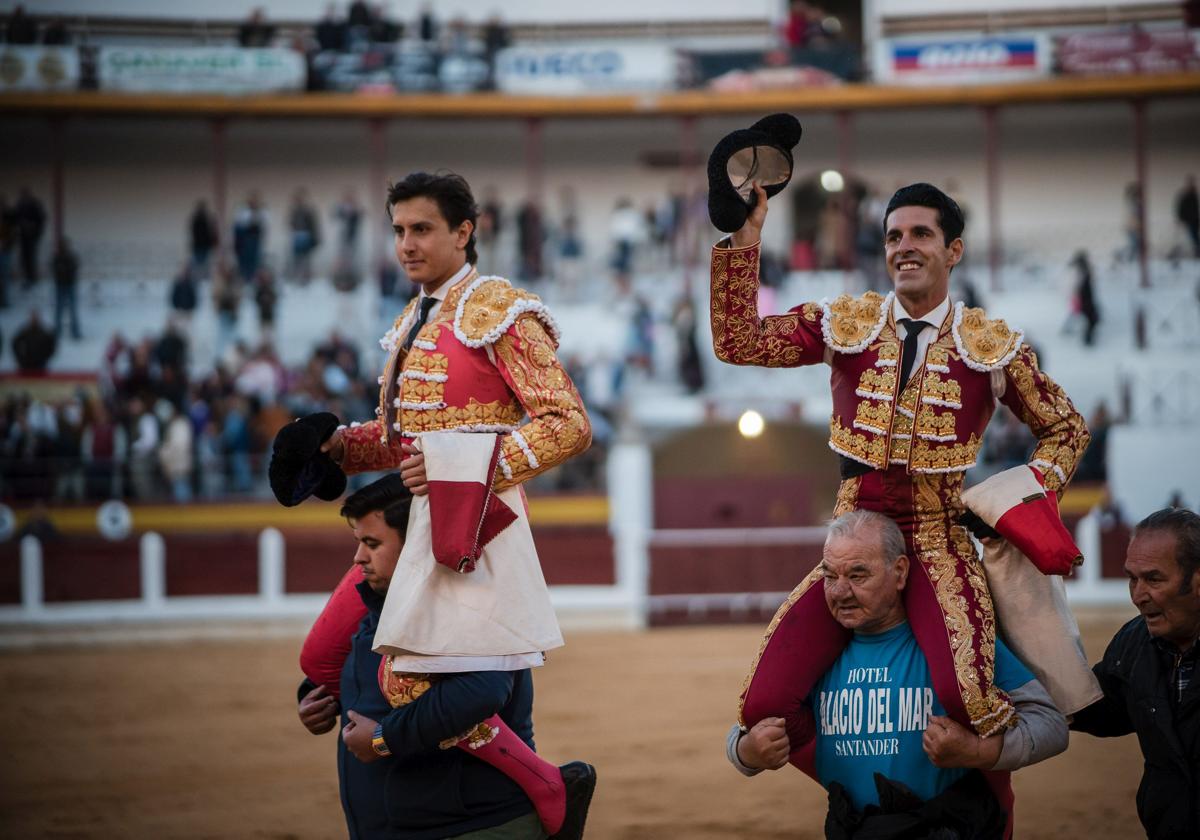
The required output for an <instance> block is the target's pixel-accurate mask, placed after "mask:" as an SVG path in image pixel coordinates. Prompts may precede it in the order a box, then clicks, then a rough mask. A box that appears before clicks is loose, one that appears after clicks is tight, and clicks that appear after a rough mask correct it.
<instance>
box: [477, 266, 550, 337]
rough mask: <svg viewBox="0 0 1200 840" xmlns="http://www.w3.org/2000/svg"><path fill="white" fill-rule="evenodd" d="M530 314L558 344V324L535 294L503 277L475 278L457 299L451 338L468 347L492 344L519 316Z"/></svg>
mask: <svg viewBox="0 0 1200 840" xmlns="http://www.w3.org/2000/svg"><path fill="white" fill-rule="evenodd" d="M526 312H528V313H532V314H533V315H534V316H535V317H536V318H537V319H538V320H539V321H541V322H542V324H543V326H545V328H546V332H547V333H549V334H550V337H551V338H552V339H554V343H555V344H556V345H557V344H558V337H559V331H558V325H557V324H555V323H554V319H553V318H552V317H550V312H549V310H548V309H546V304H544V303H542V301H541V298H539V297H538V296H537V295H535V294H532V293H531V292H527V291H525V290H524V289H517V288H514V287H513V285H512V284H511V283H509V282H508V281H507V280H505V279H504V278H503V277H477V278H476V279H475V280H474V281H472V283H471V285H470V286H468V287H467V288H466V289H465V290H464V291H463V293H462V297H461V298H459V301H458V307H457V308H456V310H455V312H454V335H455V336H456V337H457V338H458V340H459V341H461V342H462V343H463V344H465V345H467V346H468V347H485V346H487V345H489V344H495V343H496V341H497V340H498V339H499V338H500V336H502V335H504V333H505V331H506V330H507V329H508V328H509V327H511V326H512V325H513V324H514V323H515V322H516V320H517V318H519V317H520V316H521V315H523V314H525V313H526Z"/></svg>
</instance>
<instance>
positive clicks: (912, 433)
mask: <svg viewBox="0 0 1200 840" xmlns="http://www.w3.org/2000/svg"><path fill="white" fill-rule="evenodd" d="M799 137H800V126H799V125H798V124H797V123H796V122H795V120H794V119H792V118H790V117H787V116H786V115H776V116H774V117H768V118H767V119H765V120H762V121H760V122H759V123H757V124H756V125H755V126H754V127H753V128H752V129H750V130H746V131H739V132H734V133H733V134H732V135H730V136H729V137H727V138H725V140H723V141H722V142H721V144H719V145H718V146H717V149H716V150H714V153H713V157H712V159H711V160H710V163H709V180H710V190H711V193H710V202H709V210H710V215H711V216H712V219H713V222H714V224H715V225H716V226H717V227H718V228H719V229H721V230H724V231H727V232H731V233H732V236H731V237H730V238H728V239H725V240H723V241H722V242H720V243H718V244H717V245H716V246H715V247H714V248H713V252H712V266H711V270H712V274H711V280H712V304H711V317H712V336H713V348H714V350H715V352H716V356H717V358H718V359H720V360H721V361H724V362H728V363H730V364H736V365H754V366H759V367H798V366H801V365H815V364H820V363H824V364H826V365H828V366H829V368H830V387H831V389H832V392H833V414H832V418H831V420H830V439H829V447H830V448H831V449H832V450H833V451H834V452H835V453H837V456H838V460H839V462H840V467H841V478H842V481H841V485H840V488H839V490H838V495H837V501H836V506H835V510H834V516H835V517H836V516H839V515H841V514H843V513H846V512H847V511H851V510H855V509H864V510H872V511H878V512H881V513H883V514H885V515H887V516H888V517H890V518H891V519H893V520H894V521H895V522H896V523H897V524H898V525H899V526H900V528H901V530H902V532H903V534H904V538H905V542H906V547H907V550H908V553H909V557H910V563H911V566H912V572H911V573H910V575H909V585H908V587H907V590H906V595H905V598H906V607H907V611H908V615H909V620H910V622H911V624H912V629H913V632H914V634H915V636H916V638H917V641H918V643H919V644H920V647H921V649H922V650H923V652H924V653H925V655H926V657H927V659H928V661H929V667H930V670H931V672H932V679H933V683H934V688H935V691H936V693H937V695H938V697H939V699H940V700H941V701H942V704H943V705H944V707H945V708H946V710H947V713H948V714H949V716H950V717H951V718H954V719H956V720H957V721H958V722H959V723H961V724H962V725H964V726H970V727H973V728H974V730H975V731H976V732H977V733H978V734H979V735H980V736H983V737H988V736H991V735H994V734H998V733H1002V732H1003V731H1004V730H1005V729H1006V728H1007V727H1008V726H1010V725H1011V724H1012V723H1013V722H1014V721H1013V714H1014V711H1013V706H1012V704H1011V703H1010V702H1009V699H1008V697H1007V696H1006V695H1005V694H1004V692H1003V691H1001V690H1000V689H999V688H997V687H996V685H995V684H994V683H993V672H994V664H995V636H996V632H997V621H996V615H995V612H994V610H993V601H992V597H991V594H990V593H989V589H988V580H987V578H986V577H985V574H984V570H983V564H982V563H981V561H980V559H979V557H978V555H977V553H976V549H975V547H974V545H973V543H972V542H971V539H970V536H969V533H968V530H967V529H966V528H965V527H964V526H963V525H962V524H960V519H961V518H962V517H963V515H964V513H966V512H967V506H966V505H964V502H963V499H962V496H963V478H964V474H965V472H966V471H967V470H968V469H969V468H970V467H972V466H973V465H974V464H975V461H976V458H977V456H978V454H979V449H980V445H981V441H982V438H983V432H984V429H985V428H986V426H987V424H988V421H989V419H990V418H991V415H992V412H993V410H994V409H995V406H996V402H997V401H999V402H1001V403H1003V404H1004V405H1006V406H1008V408H1010V409H1011V410H1012V411H1013V413H1014V414H1015V415H1016V416H1017V417H1018V418H1019V419H1020V420H1021V421H1022V422H1023V423H1024V424H1025V425H1027V426H1028V427H1029V429H1030V430H1031V431H1032V432H1033V434H1034V435H1035V437H1036V438H1037V446H1036V448H1035V449H1034V451H1033V454H1032V457H1031V458H1030V460H1029V463H1028V466H1023V467H1020V468H1019V470H1020V471H1021V472H1022V473H1023V474H1024V478H1020V479H1019V480H1018V481H1017V482H1016V486H1015V489H1016V492H1017V494H1018V496H1020V495H1021V494H1024V498H1017V499H1016V502H1017V503H1018V506H1019V503H1020V502H1021V501H1029V500H1030V499H1031V498H1032V497H1033V496H1039V498H1043V499H1044V500H1045V504H1046V505H1047V506H1051V510H1052V511H1053V513H1052V516H1051V517H1050V518H1051V519H1052V520H1053V526H1054V527H1055V528H1056V529H1057V531H1056V532H1055V536H1056V537H1057V536H1060V535H1061V536H1062V537H1063V540H1062V543H1063V544H1066V545H1070V540H1069V537H1067V536H1066V535H1065V531H1062V525H1061V522H1060V521H1059V520H1058V517H1057V512H1056V509H1055V508H1053V507H1052V506H1053V505H1054V504H1055V502H1056V499H1055V494H1056V493H1057V492H1060V491H1061V489H1062V488H1063V487H1064V485H1065V484H1066V483H1067V481H1068V480H1069V479H1070V477H1071V475H1072V473H1074V471H1075V467H1076V464H1077V463H1078V461H1079V458H1080V457H1081V456H1082V454H1083V451H1084V449H1085V448H1086V446H1087V443H1088V437H1089V436H1088V432H1087V429H1086V427H1085V425H1084V421H1083V418H1082V417H1081V416H1080V414H1079V412H1077V411H1076V410H1075V408H1074V406H1073V405H1072V404H1071V401H1070V400H1069V399H1068V398H1067V396H1066V394H1065V393H1064V392H1063V390H1062V388H1060V387H1059V386H1058V385H1057V384H1056V383H1054V382H1053V381H1052V380H1051V379H1050V378H1049V377H1048V376H1046V375H1045V374H1044V373H1043V372H1042V371H1041V370H1040V369H1039V368H1038V363H1037V358H1036V356H1035V354H1034V352H1033V350H1032V349H1031V348H1030V347H1029V346H1028V345H1027V344H1025V343H1024V342H1023V336H1022V333H1021V332H1020V331H1018V330H1014V329H1012V328H1010V327H1009V326H1007V325H1006V324H1005V323H1004V322H1003V321H1001V320H995V319H990V318H988V317H987V316H986V315H985V314H984V312H983V311H982V310H981V309H968V308H965V307H964V305H963V304H962V303H961V302H956V301H952V300H951V298H950V296H949V283H950V273H951V271H952V270H953V268H954V266H955V265H956V264H957V263H958V262H959V261H960V260H961V259H962V256H963V240H962V238H961V237H962V231H963V215H962V211H961V210H960V209H959V207H958V205H957V204H956V203H955V202H954V201H953V200H952V199H951V198H949V197H948V196H947V195H945V194H944V193H943V192H942V191H941V190H938V189H937V188H936V187H933V186H931V185H929V184H913V185H911V186H907V187H904V188H902V189H900V190H898V191H897V192H896V194H895V195H894V196H893V197H892V199H891V201H890V202H889V204H888V207H887V211H886V213H885V217H884V220H883V221H884V231H885V234H884V236H885V251H886V260H887V271H888V274H889V276H890V277H891V280H892V283H893V290H892V291H891V292H889V293H887V294H886V295H880V294H878V293H876V292H867V293H866V294H863V295H861V296H859V297H852V296H850V295H841V296H839V297H838V298H836V299H834V300H833V301H825V302H821V303H804V304H802V305H800V306H796V307H794V308H792V309H790V310H789V311H788V312H786V313H785V314H782V315H775V316H768V317H760V316H759V314H758V306H757V302H758V291H759V256H760V248H761V244H760V235H761V231H762V227H763V223H764V221H765V219H766V215H767V199H768V196H769V195H774V194H776V193H777V192H778V191H779V190H781V189H783V186H784V185H785V184H786V182H787V180H788V178H790V173H791V164H792V159H791V153H790V149H791V148H792V147H793V146H794V145H795V144H796V142H797V141H798V140H799ZM764 185H766V186H765V188H764ZM1009 472H1012V471H1009ZM1001 475H1004V474H1001ZM1006 481H1008V480H1007V479H1003V480H1001V481H999V482H997V484H998V485H1005V486H1001V487H998V492H996V493H992V494H990V496H992V497H995V496H1004V495H1005V494H1006V493H1007V494H1009V495H1011V493H1012V492H1013V490H1014V486H1013V484H1012V482H1011V481H1008V483H1007V484H1005V482H1006ZM1030 486H1032V489H1033V491H1034V492H1033V493H1029V492H1028V491H1029V489H1030ZM1004 504H1005V505H1007V502H1005V503H1004ZM991 506H992V507H994V506H995V505H994V503H993V504H992V505H991ZM970 507H972V508H973V509H975V510H976V511H979V510H981V509H985V508H988V507H989V505H987V504H982V505H978V506H977V505H974V504H972V505H970ZM1025 507H1026V508H1030V507H1031V506H1029V505H1026V506H1025ZM982 519H983V521H984V522H988V524H996V523H995V520H996V516H994V515H993V516H989V515H987V514H986V513H985V514H984V515H983V516H982ZM1018 530H1020V528H1018ZM1043 530H1044V529H1043ZM1037 531H1038V528H1037V527H1035V528H1034V534H1033V535H1034V537H1035V539H1034V540H1033V541H1032V542H1036V533H1037ZM1047 533H1049V532H1048V531H1047ZM1005 536H1008V534H1005ZM1047 541H1049V540H1047ZM997 542H999V541H997ZM1027 544H1028V542H1027ZM1026 554H1027V555H1029V556H1030V559H1032V560H1034V562H1035V563H1037V564H1038V569H1040V572H1036V570H1034V567H1033V566H1031V565H1030V564H1029V563H1026V562H1024V558H1022V563H1023V564H1024V565H1025V566H1027V567H1029V569H1030V570H1031V571H1035V572H1036V573H1037V574H1038V575H1041V573H1042V572H1045V573H1046V574H1058V575H1062V574H1067V573H1069V571H1070V569H1071V566H1072V564H1073V562H1077V557H1076V556H1075V555H1077V551H1076V550H1074V547H1073V545H1071V546H1070V549H1069V550H1067V551H1066V553H1065V555H1064V554H1063V553H1062V552H1060V553H1058V554H1057V555H1053V556H1051V557H1049V558H1045V557H1043V558H1038V559H1035V558H1034V556H1033V554H1032V553H1031V552H1030V551H1026ZM1042 576H1043V577H1044V575H1042ZM1055 580H1056V581H1057V583H1058V585H1059V586H1060V587H1061V580H1060V579H1057V578H1056V579H1055ZM1067 623H1068V624H1073V619H1070V617H1069V613H1068V614H1067ZM847 638H848V634H847V633H846V631H845V630H844V629H843V628H842V627H841V626H840V625H839V624H838V622H836V621H835V620H834V619H833V617H832V616H831V615H830V612H829V610H828V609H827V608H826V604H825V600H824V594H823V581H822V576H821V569H820V567H818V568H817V569H815V570H814V571H813V572H812V573H811V574H809V575H808V576H807V577H806V578H805V579H804V580H803V581H802V582H801V583H800V585H799V586H797V587H796V589H795V590H794V591H793V592H792V593H791V595H790V596H789V597H788V599H787V601H786V602H785V603H784V604H783V606H782V607H780V609H779V611H778V612H777V614H776V615H775V618H774V619H773V620H772V622H771V624H770V625H769V627H768V629H767V632H766V635H765V637H764V640H763V643H762V646H761V648H760V650H759V654H758V658H757V660H756V662H755V665H754V668H753V670H752V672H751V674H750V676H749V677H748V678H747V681H746V686H745V691H744V693H743V695H742V705H741V709H740V717H741V720H740V723H741V724H742V726H743V727H748V726H752V725H753V724H754V723H756V722H757V721H759V720H762V719H763V718H766V717H782V718H784V719H785V720H787V723H788V734H789V736H790V737H791V743H792V750H794V751H795V752H793V753H792V763H794V764H796V765H797V766H799V767H801V769H806V768H805V759H804V757H803V756H802V755H800V754H799V753H800V752H801V750H802V746H801V742H803V741H804V740H806V738H805V733H806V729H805V727H806V725H807V724H806V723H805V722H804V721H803V719H802V714H801V710H802V708H803V705H804V702H805V699H806V698H807V697H808V695H809V692H810V691H811V689H812V687H813V685H814V683H815V682H816V680H817V679H818V678H820V676H821V675H822V674H823V673H824V672H825V671H826V670H828V669H829V668H830V666H831V665H832V664H833V662H834V661H835V660H836V659H837V657H838V656H839V654H840V653H841V651H842V649H843V648H844V646H845V644H846V640H847ZM1068 655H1070V654H1069V652H1068ZM1076 658H1078V659H1080V660H1081V662H1082V652H1081V651H1080V652H1079V656H1078V657H1076ZM1082 665H1083V666H1084V667H1083V669H1082V670H1086V667H1085V666H1086V663H1085V662H1082ZM1031 667H1032V666H1031ZM1035 670H1036V669H1035ZM1087 690H1090V689H1085V691H1087ZM1052 694H1053V692H1052ZM1055 699H1056V702H1059V701H1058V698H1057V697H1056V698H1055ZM1088 702H1090V700H1088ZM1060 706H1061V704H1060ZM1077 708H1078V707H1077ZM1063 711H1064V712H1065V713H1068V714H1069V713H1071V712H1072V711H1075V709H1063ZM809 746H810V747H811V742H809ZM1003 787H1004V788H1007V779H1005V780H1004V781H1003ZM997 794H998V795H999V796H1000V798H1001V799H1002V800H1003V799H1004V798H1005V796H1004V793H1003V791H1000V790H997Z"/></svg>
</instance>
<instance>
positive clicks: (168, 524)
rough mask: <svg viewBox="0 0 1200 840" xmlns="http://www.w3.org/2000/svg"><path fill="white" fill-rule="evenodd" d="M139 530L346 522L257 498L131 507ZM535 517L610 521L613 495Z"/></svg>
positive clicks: (68, 515) (87, 525)
mask: <svg viewBox="0 0 1200 840" xmlns="http://www.w3.org/2000/svg"><path fill="white" fill-rule="evenodd" d="M96 510H97V508H94V507H78V508H57V509H55V508H51V509H50V510H49V511H47V514H48V517H49V519H50V521H51V522H52V523H53V524H54V527H56V528H57V529H58V530H59V531H62V532H63V533H64V534H94V533H96V531H97V529H96ZM129 510H130V512H131V513H132V514H133V529H134V531H158V532H163V533H179V532H196V531H201V532H203V531H257V530H260V529H262V528H268V527H273V528H289V529H304V528H308V529H312V528H337V527H340V526H341V523H340V521H339V520H338V516H337V508H336V507H335V506H334V505H318V504H304V505H298V506H297V507H294V508H284V507H280V506H278V505H271V504H263V503H259V502H253V503H249V504H193V505H130V507H129ZM28 518H29V512H28V511H18V512H17V523H18V524H17V527H18V528H19V527H21V526H22V525H24V524H25V521H26V520H27V519H28ZM529 519H530V521H531V522H532V523H533V524H534V525H593V526H594V525H606V524H607V523H608V498H607V497H605V496H557V497H540V498H532V499H530V500H529Z"/></svg>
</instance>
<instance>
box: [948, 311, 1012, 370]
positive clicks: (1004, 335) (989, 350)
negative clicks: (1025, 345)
mask: <svg viewBox="0 0 1200 840" xmlns="http://www.w3.org/2000/svg"><path fill="white" fill-rule="evenodd" d="M958 335H959V337H960V338H961V339H962V345H963V349H964V350H965V351H966V352H967V355H968V356H970V357H971V360H972V361H974V362H978V363H979V364H982V365H994V364H996V363H998V362H999V361H1000V360H1001V359H1003V358H1004V357H1005V356H1007V355H1008V354H1009V353H1011V352H1012V350H1013V348H1014V347H1015V346H1016V344H1017V342H1018V341H1020V340H1021V337H1020V335H1019V334H1018V333H1015V332H1013V330H1012V329H1010V328H1009V326H1008V324H1006V323H1004V321H1003V320H1001V319H1000V318H995V319H989V318H988V317H987V315H986V314H985V313H984V311H983V310H982V309H977V308H976V309H967V308H965V307H964V308H963V310H962V322H961V323H960V324H959V327H958Z"/></svg>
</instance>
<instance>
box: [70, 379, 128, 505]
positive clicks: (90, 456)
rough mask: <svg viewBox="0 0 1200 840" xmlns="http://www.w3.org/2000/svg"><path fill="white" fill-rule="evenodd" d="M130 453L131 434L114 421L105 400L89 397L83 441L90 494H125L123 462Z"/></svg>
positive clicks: (99, 496)
mask: <svg viewBox="0 0 1200 840" xmlns="http://www.w3.org/2000/svg"><path fill="white" fill-rule="evenodd" d="M128 453H129V436H128V434H127V433H126V431H125V429H124V428H123V427H122V426H120V425H119V424H117V423H114V422H113V421H112V415H111V414H110V413H109V410H108V408H107V407H106V406H105V404H104V401H103V400H101V399H98V398H94V399H91V400H89V401H88V403H87V410H86V412H85V419H84V427H83V437H82V439H81V441H80V455H81V457H82V460H83V469H84V481H85V486H86V488H87V498H89V499H91V500H103V499H119V498H121V496H122V495H124V494H123V493H122V490H123V483H122V481H121V469H120V465H121V464H123V463H124V462H125V459H126V457H127V456H128Z"/></svg>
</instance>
